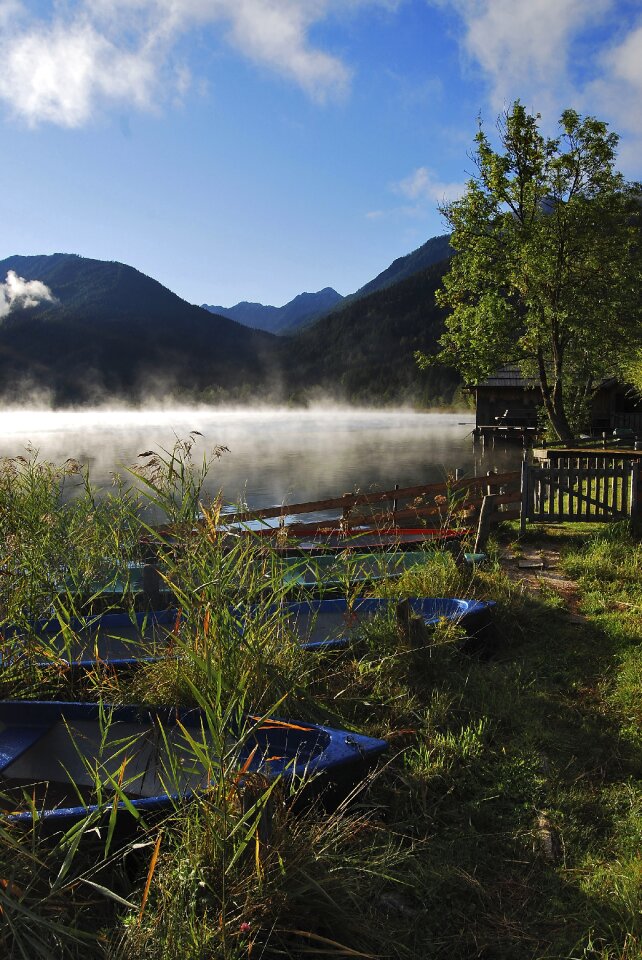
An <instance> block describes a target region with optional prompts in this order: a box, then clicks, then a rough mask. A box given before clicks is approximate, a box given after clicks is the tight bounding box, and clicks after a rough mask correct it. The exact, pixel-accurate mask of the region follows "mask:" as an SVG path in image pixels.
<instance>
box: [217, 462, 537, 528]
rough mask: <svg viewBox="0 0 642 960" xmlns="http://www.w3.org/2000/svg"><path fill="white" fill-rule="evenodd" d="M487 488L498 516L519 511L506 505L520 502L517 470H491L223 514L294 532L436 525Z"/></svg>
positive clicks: (469, 511)
mask: <svg viewBox="0 0 642 960" xmlns="http://www.w3.org/2000/svg"><path fill="white" fill-rule="evenodd" d="M487 493H496V494H497V501H496V502H497V503H498V505H499V506H500V507H501V508H502V509H501V511H500V518H501V519H502V520H504V519H506V520H507V519H510V518H514V517H516V516H519V510H518V509H517V510H515V509H512V510H510V509H506V507H507V506H508V507H510V505H512V504H518V503H519V501H520V472H519V470H515V471H511V472H510V473H501V474H495V473H491V474H488V475H486V476H484V477H464V478H461V479H458V480H449V481H446V482H442V483H428V484H421V485H418V486H413V487H395V488H393V489H391V490H383V491H381V492H376V493H346V494H344V495H343V496H342V497H331V498H330V499H328V500H312V501H306V502H304V503H290V504H283V505H281V506H278V507H266V508H264V509H261V510H244V511H240V512H236V513H230V514H225V515H224V517H223V518H222V519H223V520H224V522H225V523H226V524H228V523H229V524H234V523H240V524H243V523H249V522H251V521H261V520H266V521H267V520H275V519H278V520H279V521H281V522H282V523H285V521H286V518H287V520H288V527H289V528H290V529H292V531H293V532H299V533H305V532H310V531H311V530H313V529H314V528H315V527H317V526H318V525H319V524H321V523H322V524H323V526H324V527H328V528H332V527H339V526H341V527H345V526H359V525H361V524H364V523H373V524H379V525H381V524H395V525H400V526H412V524H413V523H415V522H423V521H424V520H431V521H432V522H433V523H434V526H436V527H440V526H443V525H444V523H448V522H452V523H453V524H454V523H455V522H459V521H468V520H470V519H472V518H473V517H474V515H475V513H476V512H477V511H478V509H479V507H480V505H481V503H482V500H483V497H484V495H485V494H487ZM330 511H333V512H335V513H338V516H337V517H336V518H332V519H329V520H328V519H323V520H321V519H320V518H319V519H317V520H316V521H311V520H309V519H306V521H305V522H303V523H301V522H298V523H297V522H296V521H295V520H294V519H293V518H295V517H298V516H301V515H306V518H307V517H310V516H311V515H313V514H318V513H328V512H330Z"/></svg>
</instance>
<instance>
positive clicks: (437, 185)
mask: <svg viewBox="0 0 642 960" xmlns="http://www.w3.org/2000/svg"><path fill="white" fill-rule="evenodd" d="M465 189H466V184H465V183H446V182H444V181H443V180H440V179H439V177H437V176H436V175H435V174H434V173H433V172H432V170H430V169H429V168H428V167H417V169H416V170H413V172H412V173H411V174H409V175H408V176H407V177H404V179H403V180H400V181H399V182H398V183H395V184H393V190H394V191H395V193H398V194H400V195H401V196H403V197H406V198H407V199H408V200H412V201H414V202H415V203H422V202H426V201H429V202H432V203H433V204H440V203H444V202H445V203H447V202H448V201H450V200H456V199H457V198H458V197H460V196H461V195H462V194H463V193H464V191H465Z"/></svg>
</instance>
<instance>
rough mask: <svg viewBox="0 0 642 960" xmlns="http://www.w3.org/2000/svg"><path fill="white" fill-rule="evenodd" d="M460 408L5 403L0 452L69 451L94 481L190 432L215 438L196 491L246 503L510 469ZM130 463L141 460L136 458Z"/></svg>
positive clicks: (51, 456)
mask: <svg viewBox="0 0 642 960" xmlns="http://www.w3.org/2000/svg"><path fill="white" fill-rule="evenodd" d="M473 426H474V421H473V419H472V417H471V415H470V414H466V413H458V414H444V413H415V412H410V411H408V412H406V411H398V412H391V411H372V410H354V409H345V408H342V409H327V408H326V409H316V410H306V411H301V410H296V411H293V410H267V409H254V410H248V409H242V410H224V409H212V408H187V409H174V410H144V411H142V410H106V409H95V410H81V411H75V412H70V411H62V412H54V411H47V410H44V411H43V410H13V411H3V412H2V413H0V456H16V455H18V454H22V455H24V454H25V448H26V447H31V448H34V449H36V450H38V451H39V456H40V457H41V458H42V459H47V460H52V461H55V462H58V463H61V462H63V461H64V460H66V459H67V458H68V457H75V458H76V459H77V460H79V461H80V462H81V463H83V464H87V465H88V466H89V468H90V473H91V478H92V480H93V483H94V484H95V485H97V486H107V485H110V484H111V482H112V476H113V473H114V472H119V473H121V474H123V473H125V468H126V467H127V466H130V465H132V464H135V463H136V462H137V460H138V455H139V454H140V453H142V452H143V451H147V450H152V449H159V448H164V449H166V450H169V449H171V447H172V446H173V444H174V442H175V440H176V439H177V438H181V439H185V438H187V437H188V436H189V433H190V431H199V432H200V433H201V434H202V435H203V436H202V437H197V438H196V444H195V447H194V453H195V455H196V457H197V459H199V460H200V458H201V457H202V456H203V454H204V453H208V452H209V451H211V450H212V449H213V448H214V447H215V446H217V445H223V446H226V447H229V453H225V454H224V455H223V456H222V457H221V459H220V460H217V461H216V462H215V463H214V465H213V467H212V470H211V473H210V475H209V478H208V481H207V488H206V492H207V493H208V494H209V495H211V496H214V495H216V494H217V493H218V492H219V490H220V491H222V492H223V495H224V497H225V498H226V500H227V501H228V502H233V503H237V502H245V503H247V504H248V505H249V506H251V507H257V508H259V507H265V506H272V505H275V504H283V503H296V502H300V501H305V500H320V499H324V498H328V497H334V496H340V495H341V494H343V493H348V492H357V491H359V492H367V491H372V490H386V489H390V488H392V487H394V485H395V483H398V484H399V485H400V486H411V485H415V484H422V483H431V482H438V481H440V480H443V479H444V478H445V476H446V475H447V474H448V473H449V472H451V471H453V470H454V469H455V468H456V467H461V468H463V469H464V470H465V471H466V473H467V474H469V475H470V474H473V473H480V472H486V471H487V470H489V469H499V470H501V469H511V468H512V467H513V466H514V465H515V464H516V463H517V462H519V459H520V453H521V451H520V448H518V447H514V448H505V449H501V448H497V449H496V450H494V451H490V453H489V455H488V456H487V458H486V459H484V460H483V461H482V460H481V459H480V451H479V450H477V452H476V456H475V452H474V450H473V444H472V439H471V436H470V431H471V430H472V428H473ZM138 462H139V463H140V462H141V461H140V460H138Z"/></svg>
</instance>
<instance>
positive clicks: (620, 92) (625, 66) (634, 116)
mask: <svg viewBox="0 0 642 960" xmlns="http://www.w3.org/2000/svg"><path fill="white" fill-rule="evenodd" d="M601 66H602V74H601V76H599V77H598V78H597V79H595V80H594V81H593V82H592V83H590V84H589V85H588V87H587V90H586V99H587V100H588V99H589V98H590V100H591V101H592V102H593V103H594V104H595V105H596V107H595V111H594V112H596V113H598V112H600V113H601V115H605V116H607V117H609V118H612V119H613V121H614V127H615V129H616V130H618V132H620V133H622V134H624V135H625V138H624V141H623V150H622V151H621V156H622V159H623V160H624V161H625V163H626V165H627V166H630V167H631V169H632V170H633V171H634V172H635V174H636V175H637V176H638V177H639V176H640V156H641V154H642V112H641V111H640V102H641V101H642V21H641V22H640V23H639V24H638V25H637V26H636V27H635V28H634V29H633V30H631V32H630V33H629V34H628V35H627V36H625V37H624V38H623V39H622V40H621V41H620V42H615V43H614V44H613V45H612V46H611V47H610V48H609V49H607V50H606V51H605V53H604V54H603V56H602V58H601Z"/></svg>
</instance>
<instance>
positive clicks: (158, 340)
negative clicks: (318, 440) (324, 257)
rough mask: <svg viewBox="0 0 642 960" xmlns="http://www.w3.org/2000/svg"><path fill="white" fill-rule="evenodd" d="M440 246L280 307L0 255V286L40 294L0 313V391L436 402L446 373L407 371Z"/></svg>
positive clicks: (72, 260)
mask: <svg viewBox="0 0 642 960" xmlns="http://www.w3.org/2000/svg"><path fill="white" fill-rule="evenodd" d="M450 253H451V250H450V247H449V245H448V238H447V237H437V238H434V239H433V240H429V241H428V242H427V243H426V244H424V245H423V246H422V247H420V248H419V249H418V250H416V251H414V252H413V253H411V254H408V256H406V257H401V258H399V259H398V260H396V261H395V262H394V263H393V264H391V266H390V267H388V268H387V270H384V271H383V272H382V273H380V274H379V275H378V276H377V277H375V278H374V279H373V280H372V281H370V282H369V283H368V284H366V285H365V286H364V287H362V288H361V290H359V291H357V292H356V293H354V294H352V295H351V296H349V297H346V298H342V297H340V295H339V294H337V293H336V291H334V290H332V289H331V288H325V289H324V290H322V291H319V293H318V294H301V295H300V296H299V297H295V298H294V300H293V301H291V302H290V303H289V304H286V305H285V306H284V307H280V308H276V307H272V308H268V307H263V306H262V305H260V304H259V305H256V304H237V305H236V307H235V308H230V310H228V311H227V313H228V316H224V315H222V314H220V313H216V312H212V311H213V310H218V309H222V308H212V307H208V308H207V309H205V308H202V307H199V306H195V305H192V304H189V303H187V302H186V301H184V300H182V299H181V298H180V297H178V296H176V294H174V293H172V292H171V291H170V290H168V289H167V288H166V287H163V286H162V284H160V283H158V282H157V281H156V280H153V279H152V278H150V277H147V276H145V275H144V274H142V273H141V272H140V271H138V270H136V269H134V268H133V267H130V266H127V265H126V264H122V263H117V262H105V261H99V260H91V259H88V258H85V257H80V256H77V255H75V254H63V253H57V254H53V255H47V256H45V255H39V256H30V257H28V256H27V257H25V256H13V257H9V258H7V259H5V260H2V261H0V285H1V283H2V279H3V278H4V277H5V276H7V275H8V273H9V271H14V274H15V275H17V277H19V278H22V280H24V281H25V282H26V283H28V282H29V281H40V283H42V284H46V286H47V288H48V289H49V290H50V291H51V296H52V298H53V299H40V301H39V302H37V303H36V302H35V301H34V300H29V299H26V298H24V297H23V299H15V301H13V302H11V303H9V307H7V306H6V303H5V308H4V310H2V309H0V397H2V399H3V400H4V402H5V403H10V402H14V403H15V402H16V401H23V400H25V399H27V400H29V399H34V398H35V397H36V396H38V395H39V394H40V393H46V395H47V398H48V399H49V400H50V401H51V402H53V404H54V405H58V406H65V405H70V404H78V403H95V402H99V401H103V400H112V399H115V398H118V399H121V400H126V401H129V402H133V403H140V402H143V401H147V402H149V401H150V400H152V399H160V398H163V399H168V398H172V399H181V400H182V401H190V400H198V401H203V402H217V401H228V402H229V401H236V402H243V401H247V402H256V401H257V400H262V401H271V402H284V401H289V402H292V403H305V402H307V401H308V400H309V399H310V398H313V397H318V396H320V395H323V396H328V395H330V396H332V397H335V398H337V399H341V400H344V401H347V402H350V401H352V402H355V401H359V402H364V401H368V402H375V403H387V402H398V401H400V400H405V401H411V402H418V403H421V404H430V403H434V402H436V401H440V402H441V401H443V402H449V401H450V399H451V398H452V394H453V391H454V390H455V389H456V387H457V384H458V382H459V381H458V378H457V376H456V375H455V374H454V373H453V371H448V370H444V369H441V368H434V369H431V370H430V371H428V372H421V371H419V370H418V368H417V366H416V363H415V361H414V357H413V354H414V351H415V350H423V351H426V352H432V351H434V347H435V344H436V340H437V339H438V337H439V335H440V334H441V332H442V330H443V313H442V312H441V311H439V310H438V308H437V307H436V304H435V290H436V289H437V287H438V286H439V285H440V283H441V278H442V276H443V273H444V271H445V270H446V269H447V265H448V257H449V255H450ZM12 276H13V275H12ZM6 289H8V285H7V286H6V287H5V290H6ZM5 300H6V296H5ZM2 307H3V301H2V298H0V308H2ZM243 308H245V310H244V309H243ZM257 308H259V309H257ZM266 310H267V311H268V314H266V313H265V311H266ZM273 311H276V314H275V313H274V312H273ZM277 314H278V317H276V315H277ZM241 317H244V318H245V319H246V320H250V321H251V323H252V324H253V325H247V324H246V323H242V322H239V318H241ZM257 317H259V319H262V322H266V317H269V318H270V320H271V321H273V329H278V330H279V333H280V335H279V336H275V335H274V334H273V333H270V332H266V331H265V330H262V329H256V328H255V327H256V318H257ZM275 318H276V322H274V321H275Z"/></svg>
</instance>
